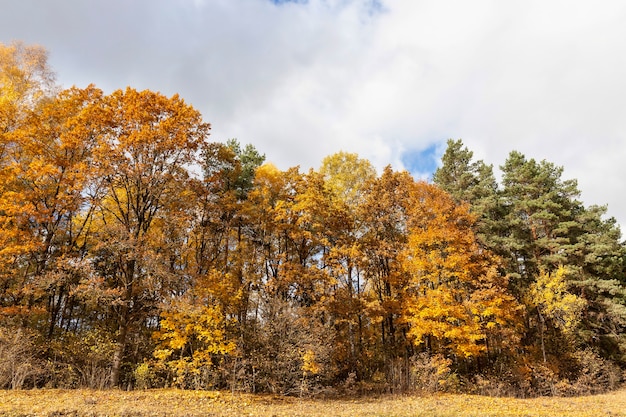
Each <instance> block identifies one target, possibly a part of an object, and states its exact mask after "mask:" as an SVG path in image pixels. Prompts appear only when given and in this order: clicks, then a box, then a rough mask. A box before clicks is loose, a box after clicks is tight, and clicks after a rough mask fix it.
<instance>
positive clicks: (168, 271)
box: [91, 88, 209, 385]
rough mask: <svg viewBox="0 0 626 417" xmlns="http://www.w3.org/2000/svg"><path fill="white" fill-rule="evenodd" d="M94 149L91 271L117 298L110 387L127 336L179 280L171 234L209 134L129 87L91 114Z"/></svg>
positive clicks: (177, 105)
mask: <svg viewBox="0 0 626 417" xmlns="http://www.w3.org/2000/svg"><path fill="white" fill-rule="evenodd" d="M91 117H92V120H93V121H94V132H95V135H96V139H97V147H96V149H95V150H94V153H95V156H94V158H95V160H96V163H97V170H98V175H99V176H100V178H101V179H102V188H103V197H102V199H101V200H100V202H99V204H98V206H97V209H96V218H97V221H98V224H99V230H98V231H97V233H95V234H96V236H95V239H94V240H93V241H92V242H93V243H92V245H93V246H94V248H93V249H94V257H95V264H96V265H97V267H98V272H99V273H100V275H102V276H103V277H104V279H105V283H104V285H105V286H107V287H108V288H111V289H113V290H115V291H116V294H117V296H116V297H115V299H114V300H113V301H112V302H111V304H110V306H109V307H110V311H111V313H112V314H113V317H114V319H115V322H116V323H117V324H116V326H117V342H116V349H115V353H114V356H113V358H112V376H111V383H112V384H113V385H118V383H119V381H120V368H121V364H122V358H123V355H124V352H125V349H126V345H127V340H128V339H127V338H128V334H129V331H130V330H131V329H132V328H133V326H136V325H137V324H139V323H141V322H142V321H145V320H146V319H147V317H149V316H150V315H153V316H156V315H157V314H158V312H157V311H155V307H156V305H157V304H158V302H159V300H160V298H161V296H163V295H165V294H167V292H168V289H169V288H171V285H170V284H171V283H172V279H173V278H174V277H175V276H176V275H177V273H178V268H177V265H176V262H175V259H176V256H174V255H175V253H176V251H175V250H174V249H173V248H171V247H170V248H168V247H167V244H168V243H172V242H173V241H175V240H176V239H174V240H172V237H173V236H172V235H171V233H174V232H176V233H181V232H182V233H184V232H185V231H186V228H187V227H188V226H186V225H185V224H184V223H182V224H180V222H181V220H183V219H185V217H186V216H185V210H186V205H188V204H190V203H189V201H188V199H189V198H191V195H192V194H191V193H190V192H189V190H188V179H189V172H188V167H189V166H190V165H191V164H192V163H194V161H196V156H197V153H198V151H199V150H200V148H201V147H202V146H203V145H204V142H205V139H206V138H207V136H208V133H209V125H208V124H206V123H204V122H203V121H202V118H201V116H200V114H199V113H198V112H197V111H196V110H195V109H193V108H192V107H191V106H189V105H187V104H186V103H185V102H184V101H183V100H182V99H181V98H179V97H178V96H177V95H175V96H173V97H171V98H167V97H165V96H163V95H161V94H159V93H154V92H151V91H142V92H139V91H136V90H133V89H131V88H127V89H126V90H125V91H122V90H118V91H115V92H113V93H112V94H111V95H109V96H106V97H104V98H103V100H102V101H101V102H100V103H98V104H97V105H96V106H93V107H92V108H91Z"/></svg>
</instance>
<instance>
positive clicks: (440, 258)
mask: <svg viewBox="0 0 626 417" xmlns="http://www.w3.org/2000/svg"><path fill="white" fill-rule="evenodd" d="M410 201H411V203H412V204H411V205H410V207H411V209H410V210H409V220H408V241H407V245H406V249H405V250H404V251H403V253H402V258H403V266H404V267H405V268H406V270H407V272H408V273H409V274H410V278H409V282H408V283H407V284H406V287H405V291H404V292H405V294H406V298H405V299H404V306H403V319H404V320H405V321H406V322H407V323H408V324H409V326H410V328H409V331H408V334H409V335H410V337H411V338H412V341H413V343H415V344H417V345H419V346H423V347H424V349H426V350H427V351H429V352H443V353H445V354H447V355H450V354H453V355H455V357H458V358H471V357H476V356H478V355H481V354H483V353H488V352H487V351H488V350H489V349H492V350H494V351H496V352H500V351H501V350H502V349H503V348H508V349H510V348H511V347H512V346H514V345H515V341H516V339H517V340H518V339H519V336H518V335H517V334H516V322H517V319H516V317H517V315H518V314H519V311H520V306H519V305H518V304H517V302H516V301H515V299H514V298H513V297H512V296H511V295H510V294H509V293H508V291H507V278H506V277H505V276H502V275H501V274H500V273H499V272H498V260H497V258H495V257H494V256H493V255H491V254H490V253H489V252H487V251H485V250H483V249H482V248H481V247H480V245H479V244H478V242H477V240H476V237H475V235H474V233H473V231H472V226H473V223H474V221H475V218H474V216H472V215H471V214H470V213H469V212H468V209H469V207H468V206H467V205H457V204H455V202H454V201H453V200H452V198H451V197H450V196H449V195H447V194H446V193H445V192H443V191H441V190H439V189H437V188H436V187H434V186H432V185H428V184H425V183H423V182H420V183H416V184H415V185H414V187H413V188H412V192H411V197H410Z"/></svg>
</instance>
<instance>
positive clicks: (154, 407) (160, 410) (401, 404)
mask: <svg viewBox="0 0 626 417" xmlns="http://www.w3.org/2000/svg"><path fill="white" fill-rule="evenodd" d="M0 416H93V417H95V416H125V417H131V416H132V417H148V416H149V417H165V416H168V417H179V416H180V417H183V416H185V417H192V416H262V417H265V416H268V417H269V416H276V417H279V416H289V417H292V416H346V417H348V416H350V417H353V416H389V417H391V416H393V417H402V416H407V417H408V416H411V417H414V416H419V417H435V416H436V417H449V416H469V417H478V416H515V417H518V416H520V417H521V416H528V417H530V416H533V417H534V416H550V417H552V416H572V417H574V416H575V417H583V416H588V417H600V416H611V417H616V416H625V417H626V390H620V391H616V392H613V393H609V394H604V395H596V396H588V397H576V398H534V399H525V400H522V399H511V398H490V397H481V396H473V395H447V394H446V395H434V396H426V397H419V396H410V397H408V396H407V397H399V396H397V397H392V396H387V397H379V398H372V399H355V400H349V399H341V400H313V399H302V400H301V399H298V398H285V397H276V396H261V395H247V394H234V395H232V394H231V393H225V392H215V391H178V390H149V391H132V392H125V391H117V390H110V391H90V390H32V391H0Z"/></svg>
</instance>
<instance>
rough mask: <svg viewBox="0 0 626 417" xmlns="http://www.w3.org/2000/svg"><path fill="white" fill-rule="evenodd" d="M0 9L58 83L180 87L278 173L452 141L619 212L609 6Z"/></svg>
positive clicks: (618, 74)
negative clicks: (512, 154)
mask: <svg viewBox="0 0 626 417" xmlns="http://www.w3.org/2000/svg"><path fill="white" fill-rule="evenodd" d="M3 3H4V4H2V10H3V13H2V15H0V41H3V42H8V41H10V40H11V39H22V40H24V41H26V42H29V43H40V44H42V45H44V46H45V47H47V48H48V49H49V51H50V53H51V59H50V61H51V63H52V64H53V65H54V67H55V68H56V70H57V72H58V73H59V76H60V80H61V81H62V82H63V83H64V84H66V85H68V86H69V85H71V84H77V85H79V86H85V85H87V84H88V83H91V82H93V83H95V84H96V85H97V86H99V87H101V88H104V89H105V90H112V89H115V88H123V87H125V86H126V85H131V86H133V87H135V88H139V89H143V88H149V89H153V90H158V91H161V92H163V93H165V94H173V93H176V92H177V93H180V95H181V96H182V97H184V98H185V99H186V100H187V101H188V102H190V103H192V104H193V105H194V106H195V107H197V108H198V109H199V110H200V111H201V112H202V113H203V114H204V116H205V118H206V120H207V121H209V122H211V123H212V124H213V133H214V136H213V138H214V139H215V140H225V139H227V138H231V137H236V138H238V139H239V140H240V141H241V142H243V143H247V142H251V143H253V144H254V145H255V146H257V148H258V149H259V150H261V151H262V152H265V153H266V154H267V156H268V158H269V159H270V160H272V161H274V162H276V163H277V164H278V165H279V166H280V167H281V168H286V167H288V166H293V165H301V166H302V167H303V169H306V168H308V167H310V166H313V167H316V166H318V165H319V163H320V161H321V159H322V158H323V157H324V156H326V155H328V154H331V153H334V152H336V151H339V150H346V151H350V152H358V153H359V154H360V155H361V156H362V157H366V158H369V159H370V160H372V162H374V164H375V165H376V166H378V167H382V166H384V165H386V164H388V163H391V164H393V165H394V166H395V167H396V168H400V167H401V166H402V164H401V157H402V152H404V151H416V150H417V151H419V150H420V149H426V148H427V147H429V146H430V145H432V144H435V143H442V142H444V141H445V140H446V139H447V138H462V139H463V140H464V142H465V143H466V144H467V145H468V147H469V148H470V149H472V150H473V151H474V153H475V155H476V157H478V158H481V159H484V160H485V161H486V162H488V163H493V164H494V165H495V166H498V165H500V164H502V163H503V162H504V160H505V158H506V156H507V154H508V153H509V151H511V150H513V149H516V150H519V151H521V152H523V153H524V154H526V156H527V157H529V158H536V159H544V158H545V159H547V160H549V161H551V162H554V163H556V164H558V165H563V166H565V176H566V177H568V178H572V177H574V178H577V179H578V180H579V184H580V188H581V189H582V191H583V198H584V199H585V202H586V203H588V204H591V203H598V204H604V203H608V204H609V209H610V213H611V214H612V215H615V216H617V217H618V220H620V221H621V222H622V224H625V223H624V222H626V199H623V198H621V194H622V193H623V192H624V185H623V184H622V180H621V178H625V177H626V164H624V163H623V161H624V157H626V140H624V139H625V137H626V118H624V114H626V82H625V81H624V79H623V78H624V76H623V74H625V73H626V54H624V53H623V51H624V50H626V26H624V25H623V22H624V20H625V18H626V3H623V2H621V1H618V0H614V1H611V0H609V1H603V2H587V1H582V0H581V1H576V0H575V1H551V2H545V1H506V2H502V1H495V0H493V1H472V2H468V1H462V0H459V1H447V0H442V1H436V2H435V1H420V0H386V1H385V0H383V1H374V0H309V1H307V2H297V3H294V2H287V3H283V4H280V5H276V4H274V3H272V2H271V1H269V0H178V1H170V0H135V1H133V2H126V1H122V0H112V1H107V2H84V1H81V0H59V1H55V2H41V1H36V0H22V1H20V2H13V1H9V0H5V1H4V2H3Z"/></svg>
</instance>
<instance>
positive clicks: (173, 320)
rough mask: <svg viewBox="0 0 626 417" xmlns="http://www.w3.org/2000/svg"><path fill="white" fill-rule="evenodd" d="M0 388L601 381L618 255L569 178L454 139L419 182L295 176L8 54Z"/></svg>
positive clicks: (528, 391)
mask: <svg viewBox="0 0 626 417" xmlns="http://www.w3.org/2000/svg"><path fill="white" fill-rule="evenodd" d="M0 94H1V95H0V387H5V388H11V387H12V388H22V387H42V386H49V387H94V388H105V387H111V386H117V387H122V388H147V387H163V386H176V387H181V388H194V389H197V388H206V389H208V388H221V389H232V390H243V391H249V392H275V393H284V394H297V395H304V394H311V393H316V392H322V391H325V392H342V391H348V392H355V391H359V392H368V391H375V392H389V391H392V392H400V391H409V390H426V391H435V390H451V391H467V392H479V393H485V394H499V395H537V394H577V393H588V392H599V391H603V390H607V389H611V388H613V387H615V386H616V385H617V384H619V383H620V382H621V381H622V379H623V369H624V366H625V365H626V356H624V355H625V353H626V335H625V334H624V329H625V327H626V292H625V290H624V285H625V283H626V275H625V265H624V261H625V259H626V257H625V255H626V252H625V247H624V245H623V244H622V242H621V241H620V239H621V237H620V232H619V229H618V227H617V225H616V223H615V221H614V220H613V219H608V220H607V219H605V209H604V208H603V207H595V206H592V207H585V206H584V205H583V204H582V203H581V202H580V201H578V200H577V199H578V198H579V194H580V193H579V191H578V189H577V185H576V182H575V181H571V180H563V179H562V178H561V175H562V168H559V167H556V166H554V165H553V164H551V163H549V162H546V161H541V162H537V161H535V160H533V159H530V160H529V159H526V157H524V156H523V155H522V154H520V153H518V152H512V153H511V154H510V155H509V157H508V159H507V160H506V161H505V163H504V165H503V166H502V167H501V169H502V172H503V176H502V181H501V184H498V182H497V181H496V179H495V177H494V174H493V169H492V167H491V166H490V165H486V164H484V163H483V162H482V161H474V160H473V159H472V153H471V151H469V150H468V149H467V148H465V147H464V146H463V144H462V142H461V141H460V140H458V141H454V140H450V141H449V142H448V149H447V151H446V153H445V155H444V157H443V164H442V166H441V168H439V169H438V170H437V171H436V173H435V175H434V184H428V183H426V182H422V181H415V180H414V179H413V178H412V177H411V175H410V174H409V173H407V172H397V171H394V170H393V169H391V168H390V167H387V168H385V169H384V170H383V172H382V173H380V174H379V173H377V172H376V170H375V169H374V168H373V167H372V165H371V164H370V162H369V161H367V160H364V159H360V158H358V156H357V155H355V154H350V153H343V152H341V153H337V154H335V155H331V156H329V157H327V158H325V159H324V160H323V161H322V164H321V166H320V168H319V169H317V170H310V171H308V172H301V171H300V170H299V168H297V167H294V168H290V169H288V170H286V171H282V170H279V169H277V168H276V167H275V166H273V165H272V164H269V163H265V156H264V155H262V154H260V153H259V152H258V151H257V150H256V149H255V148H254V147H253V146H251V145H247V146H242V145H240V144H239V143H238V142H237V141H236V140H230V141H228V142H226V143H216V142H210V141H209V140H208V138H209V130H210V127H209V125H208V124H206V123H204V122H203V121H202V117H201V115H200V114H199V113H198V112H197V111H196V110H194V109H193V108H192V107H191V106H189V105H187V104H186V103H185V102H184V101H183V100H182V99H181V98H179V97H178V96H173V97H171V98H167V97H164V96H163V95H161V94H159V93H155V92H151V91H142V92H139V91H136V90H133V89H131V88H127V89H126V90H124V91H121V90H120V91H115V92H113V93H111V94H108V95H106V94H104V93H103V92H102V91H100V90H99V89H97V88H96V87H94V86H89V87H87V88H85V89H79V88H71V89H69V90H60V89H59V88H58V87H57V86H56V85H55V84H54V78H53V76H52V74H51V71H50V69H49V67H48V65H47V61H46V53H45V51H44V50H43V49H41V48H38V47H33V46H25V45H23V44H20V43H15V44H12V45H0Z"/></svg>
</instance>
